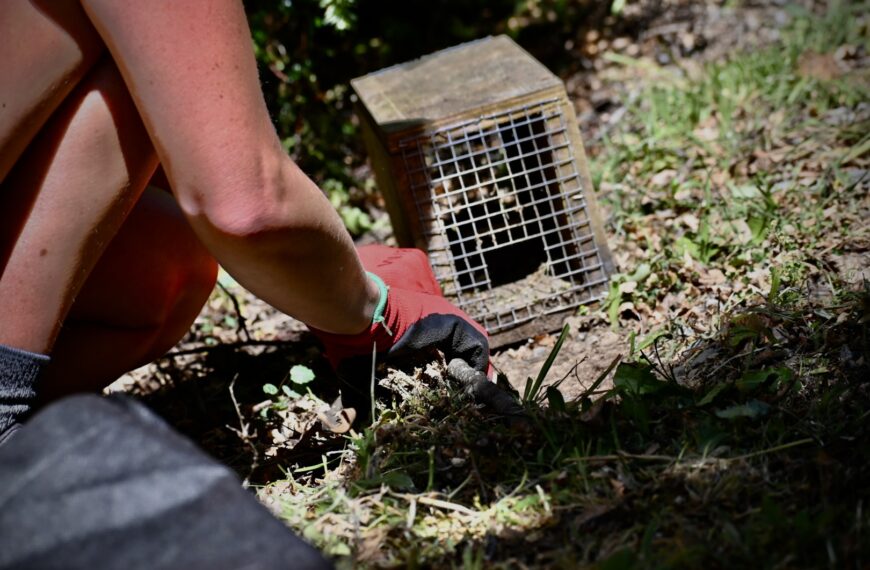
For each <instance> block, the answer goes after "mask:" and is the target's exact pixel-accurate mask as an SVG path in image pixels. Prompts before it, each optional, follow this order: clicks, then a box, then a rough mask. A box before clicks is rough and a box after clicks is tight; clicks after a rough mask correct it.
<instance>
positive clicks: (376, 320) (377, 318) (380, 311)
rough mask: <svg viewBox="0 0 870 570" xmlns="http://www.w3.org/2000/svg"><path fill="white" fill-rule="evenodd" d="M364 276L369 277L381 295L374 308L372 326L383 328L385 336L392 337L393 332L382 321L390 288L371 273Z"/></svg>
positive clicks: (368, 272)
mask: <svg viewBox="0 0 870 570" xmlns="http://www.w3.org/2000/svg"><path fill="white" fill-rule="evenodd" d="M366 275H368V276H369V279H371V280H372V281H374V283H375V285H377V286H378V291H380V293H381V296H380V297H379V298H378V304H377V305H376V306H375V312H374V314H373V315H372V324H373V325H378V324H379V325H381V326H383V327H384V330H386V331H387V334H389V335H390V336H393V332H392V331H391V330H390V329H389V328H388V327H387V323H386V321H385V320H384V311H385V310H386V309H387V294H388V293H389V291H390V288H389V287H387V284H386V283H384V280H383V279H381V278H380V277H378V276H377V275H375V274H374V273H372V272H371V271H366Z"/></svg>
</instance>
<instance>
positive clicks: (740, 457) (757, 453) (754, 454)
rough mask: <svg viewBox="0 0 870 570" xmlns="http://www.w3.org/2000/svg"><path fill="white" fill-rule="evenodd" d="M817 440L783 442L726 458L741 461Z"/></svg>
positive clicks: (809, 438) (806, 439)
mask: <svg viewBox="0 0 870 570" xmlns="http://www.w3.org/2000/svg"><path fill="white" fill-rule="evenodd" d="M814 441H815V440H814V439H813V438H811V437H807V438H805V439H799V440H797V441H792V442H789V443H783V444H782V445H777V446H776V447H771V448H768V449H762V450H760V451H753V452H752V453H746V454H744V455H738V456H737V457H727V458H725V459H726V460H727V461H741V460H744V459H752V458H753V457H758V456H760V455H767V454H768V453H776V452H778V451H785V450H786V449H791V448H792V447H798V446H799V445H806V444H808V443H813V442H814Z"/></svg>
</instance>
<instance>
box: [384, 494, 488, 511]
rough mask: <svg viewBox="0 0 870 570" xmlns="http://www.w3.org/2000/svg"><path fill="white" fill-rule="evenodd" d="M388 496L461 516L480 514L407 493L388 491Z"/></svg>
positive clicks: (451, 504) (459, 506) (446, 502)
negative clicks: (460, 514)
mask: <svg viewBox="0 0 870 570" xmlns="http://www.w3.org/2000/svg"><path fill="white" fill-rule="evenodd" d="M389 494H390V495H392V496H394V497H397V498H399V499H404V500H406V501H408V502H409V503H410V502H412V501H416V502H417V503H420V504H421V505H428V506H430V507H435V508H438V509H444V510H447V511H454V512H457V513H462V514H463V515H469V516H477V515H478V514H480V513H478V512H477V511H473V510H471V509H469V508H468V507H463V506H462V505H457V504H456V503H451V502H449V501H442V500H441V499H434V498H432V497H425V496H422V495H410V494H407V493H394V492H392V491H390V492H389Z"/></svg>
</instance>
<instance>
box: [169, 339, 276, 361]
mask: <svg viewBox="0 0 870 570" xmlns="http://www.w3.org/2000/svg"><path fill="white" fill-rule="evenodd" d="M292 342H293V341H289V340H240V341H236V342H226V343H220V344H215V345H213V346H200V347H198V348H186V349H184V350H176V351H173V352H168V353H166V354H164V355H163V356H161V357H160V359H159V360H165V359H170V358H175V357H177V356H189V355H191V354H199V353H201V352H211V351H212V350H227V349H229V350H232V349H236V348H244V347H246V346H287V345H288V344H292Z"/></svg>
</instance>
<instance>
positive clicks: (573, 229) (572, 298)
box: [399, 99, 607, 333]
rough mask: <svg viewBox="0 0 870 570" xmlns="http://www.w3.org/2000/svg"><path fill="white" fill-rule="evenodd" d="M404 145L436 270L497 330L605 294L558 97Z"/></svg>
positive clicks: (449, 289)
mask: <svg viewBox="0 0 870 570" xmlns="http://www.w3.org/2000/svg"><path fill="white" fill-rule="evenodd" d="M399 148H400V149H401V156H402V160H403V162H404V166H405V170H406V172H407V175H408V181H409V187H410V190H411V192H412V194H413V200H414V205H415V207H416V209H417V212H418V215H419V219H420V222H421V229H422V231H423V233H424V236H425V238H426V241H427V242H428V243H429V258H430V261H431V263H432V266H433V269H434V271H435V276H436V277H437V278H438V280H439V281H440V282H441V284H442V287H443V289H444V293H445V295H448V296H451V297H454V298H455V300H456V302H457V304H458V305H459V306H460V307H461V308H462V309H463V310H465V311H466V312H468V313H469V314H470V315H471V316H472V317H474V318H475V319H477V320H478V321H480V322H481V323H482V324H483V325H484V326H485V327H486V328H487V329H488V330H489V331H490V332H491V333H497V332H499V331H502V330H505V329H509V328H512V327H515V326H517V325H519V324H521V323H524V322H527V321H530V320H532V319H534V318H536V317H539V316H543V315H546V314H550V313H556V312H562V311H565V310H566V309H570V308H573V307H577V306H578V305H580V304H583V303H588V302H590V301H594V300H596V299H598V293H599V292H600V291H599V290H600V289H601V286H602V285H603V284H605V283H606V281H607V274H606V272H605V270H604V263H603V261H602V259H601V255H600V253H599V250H598V248H596V247H595V236H594V233H593V229H592V225H591V219H590V217H589V213H588V211H587V204H586V200H585V198H584V188H583V182H582V180H583V179H582V177H581V174H580V172H578V169H577V164H576V161H575V153H574V149H573V148H572V145H571V139H570V137H569V136H568V125H567V123H566V120H565V117H564V115H563V114H562V112H561V105H560V102H559V100H557V99H551V100H546V101H540V102H537V103H536V104H526V105H522V106H520V107H517V108H512V109H508V110H506V111H502V112H499V113H496V114H489V115H486V116H482V117H478V118H476V119H472V120H466V121H462V122H459V123H456V124H452V125H448V126H445V127H442V128H439V129H436V130H433V131H431V132H428V133H425V134H424V135H423V136H417V137H411V138H408V139H404V140H402V141H400V143H399Z"/></svg>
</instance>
